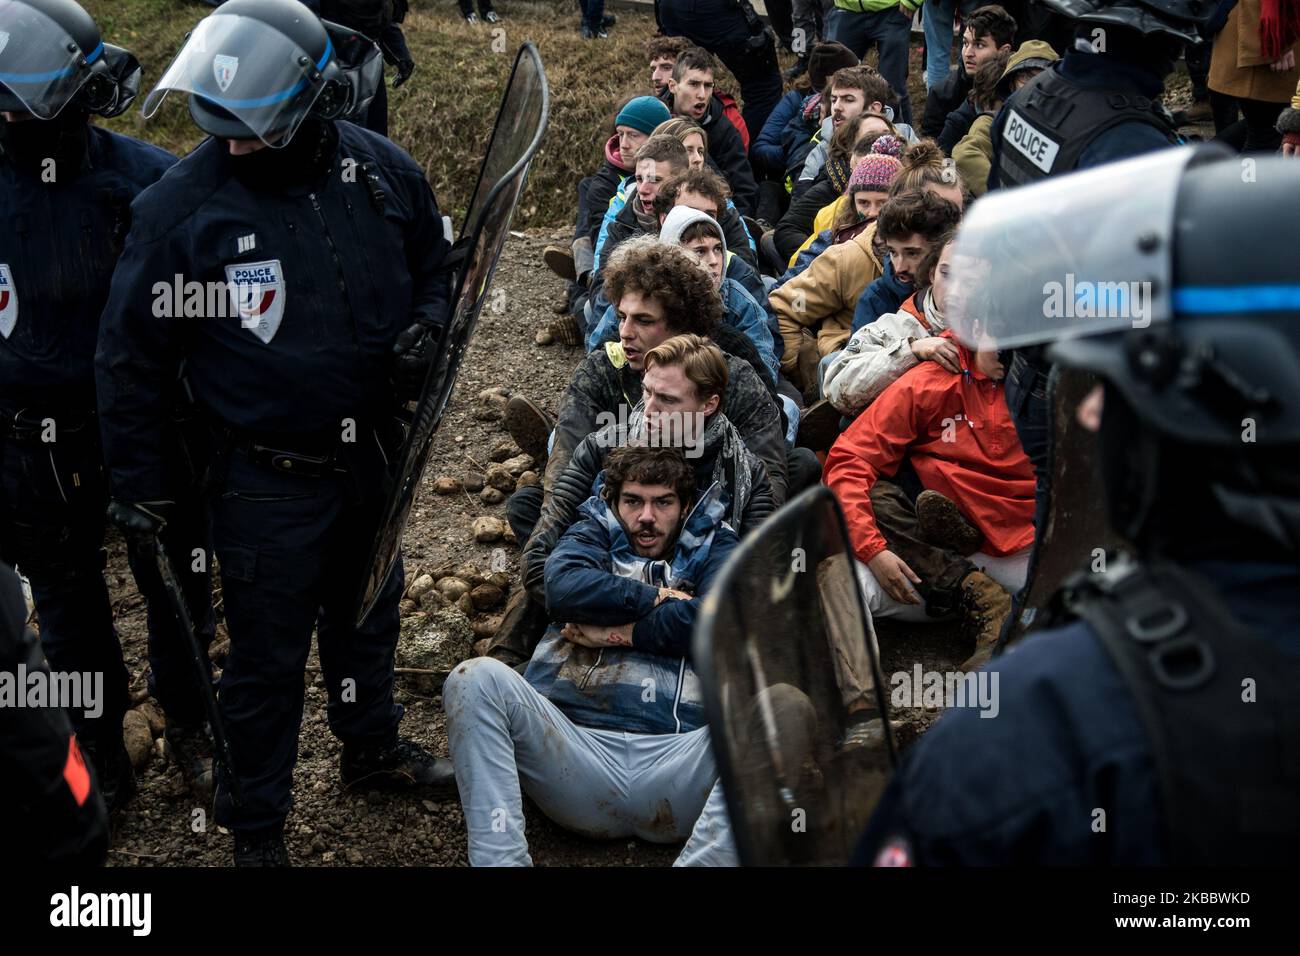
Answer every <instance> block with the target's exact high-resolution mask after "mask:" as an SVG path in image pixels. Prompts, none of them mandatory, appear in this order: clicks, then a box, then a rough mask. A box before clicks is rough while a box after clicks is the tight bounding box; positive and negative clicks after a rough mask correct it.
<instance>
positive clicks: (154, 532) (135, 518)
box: [108, 501, 176, 544]
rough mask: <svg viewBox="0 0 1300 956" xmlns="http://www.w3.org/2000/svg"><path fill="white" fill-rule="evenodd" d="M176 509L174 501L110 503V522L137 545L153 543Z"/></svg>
mask: <svg viewBox="0 0 1300 956" xmlns="http://www.w3.org/2000/svg"><path fill="white" fill-rule="evenodd" d="M175 508H176V502H174V501H137V502H126V501H110V502H109V503H108V520H109V521H111V522H113V524H114V525H116V526H117V527H118V529H119V530H121V532H122V534H124V535H126V537H127V540H129V541H132V542H135V543H137V544H138V543H143V542H148V543H152V542H153V539H154V538H156V537H158V533H159V532H160V531H162V529H163V528H165V527H166V526H167V519H168V518H170V517H171V515H172V512H173V511H174V510H175Z"/></svg>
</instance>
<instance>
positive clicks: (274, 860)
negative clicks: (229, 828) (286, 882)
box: [235, 827, 290, 866]
mask: <svg viewBox="0 0 1300 956" xmlns="http://www.w3.org/2000/svg"><path fill="white" fill-rule="evenodd" d="M289 865H290V863H289V851H288V850H287V849H285V846H284V830H283V829H281V828H279V827H277V828H275V829H273V830H236V831H235V866H289Z"/></svg>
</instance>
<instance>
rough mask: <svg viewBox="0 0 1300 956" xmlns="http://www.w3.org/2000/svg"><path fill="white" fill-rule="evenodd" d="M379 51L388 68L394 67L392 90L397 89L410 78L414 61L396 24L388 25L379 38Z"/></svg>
mask: <svg viewBox="0 0 1300 956" xmlns="http://www.w3.org/2000/svg"><path fill="white" fill-rule="evenodd" d="M379 50H380V52H381V53H383V55H384V61H385V62H386V63H388V65H389V66H392V67H396V69H397V76H396V78H394V80H393V89H397V88H398V87H399V86H401V85H402V84H403V83H405V82H406V81H407V80H409V79H410V78H411V74H412V73H414V72H415V60H414V59H412V58H411V50H410V48H409V47H408V46H407V45H406V36H405V35H404V34H403V33H402V30H401V28H400V27H398V26H397V24H395V23H392V24H389V25H388V26H387V27H386V28H385V29H384V32H383V33H382V34H381V35H380V37H379Z"/></svg>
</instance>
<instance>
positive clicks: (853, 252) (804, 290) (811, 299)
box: [768, 222, 884, 374]
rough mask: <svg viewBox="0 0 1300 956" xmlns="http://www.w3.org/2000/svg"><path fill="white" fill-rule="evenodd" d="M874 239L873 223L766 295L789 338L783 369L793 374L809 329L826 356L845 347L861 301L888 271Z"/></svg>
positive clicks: (818, 348) (782, 359)
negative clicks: (877, 252)
mask: <svg viewBox="0 0 1300 956" xmlns="http://www.w3.org/2000/svg"><path fill="white" fill-rule="evenodd" d="M875 237H876V224H875V223H874V222H873V223H872V224H871V225H869V226H867V228H866V229H864V230H862V232H860V233H858V235H856V236H854V237H853V238H852V239H849V240H848V241H846V242H841V243H839V244H838V245H834V246H831V247H830V248H828V249H827V250H826V251H825V252H823V253H822V254H821V255H819V256H818V257H817V258H816V259H814V260H813V261H812V263H811V264H809V266H808V268H807V269H805V270H804V271H803V272H801V273H799V275H797V276H795V277H794V278H793V279H791V280H790V281H789V282H787V283H786V284H785V285H783V286H781V287H780V288H778V289H776V290H774V291H773V292H772V294H771V295H770V296H768V303H769V304H770V305H771V306H772V310H773V311H774V312H775V313H776V321H777V324H778V325H779V326H780V328H781V338H782V339H783V340H784V342H785V351H784V353H783V354H782V356H781V370H782V371H783V372H786V373H787V374H789V373H790V372H791V371H792V370H793V369H794V368H795V366H796V365H797V363H798V361H799V347H800V344H801V339H802V336H803V332H804V330H805V329H809V330H812V331H813V332H815V333H816V336H817V352H818V353H819V354H820V355H822V356H826V355H829V354H830V353H831V352H834V351H835V350H836V349H838V348H841V347H842V346H843V345H844V343H845V341H846V340H847V339H848V337H849V333H850V332H851V331H852V330H853V310H854V309H856V308H857V306H858V299H859V298H861V296H862V292H863V290H865V289H866V287H867V286H869V285H870V284H871V283H872V282H874V281H875V280H876V279H877V278H878V277H879V276H880V274H881V272H882V271H884V266H883V265H882V264H881V262H880V260H879V259H878V258H877V257H876V254H875V252H874V251H872V248H871V242H872V240H873V239H875Z"/></svg>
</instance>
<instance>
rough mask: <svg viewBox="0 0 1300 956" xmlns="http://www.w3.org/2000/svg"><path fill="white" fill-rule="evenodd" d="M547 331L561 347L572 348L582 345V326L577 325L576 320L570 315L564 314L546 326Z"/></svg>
mask: <svg viewBox="0 0 1300 956" xmlns="http://www.w3.org/2000/svg"><path fill="white" fill-rule="evenodd" d="M547 329H548V330H549V331H550V333H551V338H553V339H555V341H557V342H559V343H560V344H561V345H568V346H570V347H572V346H574V345H581V344H582V326H580V325H579V324H578V320H577V319H576V318H574V317H573V316H572V315H569V314H566V315H562V316H560V317H559V318H558V319H556V320H555V321H554V322H552V323H551V324H550V325H548V326H547Z"/></svg>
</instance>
